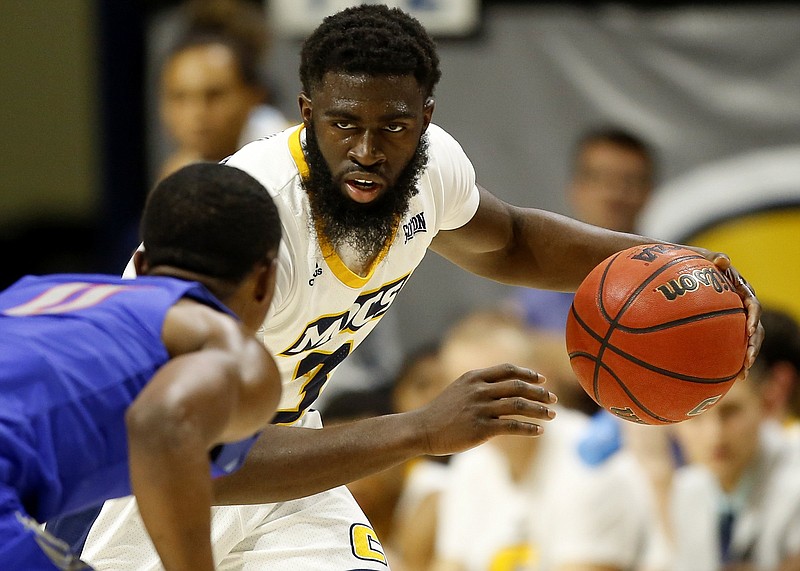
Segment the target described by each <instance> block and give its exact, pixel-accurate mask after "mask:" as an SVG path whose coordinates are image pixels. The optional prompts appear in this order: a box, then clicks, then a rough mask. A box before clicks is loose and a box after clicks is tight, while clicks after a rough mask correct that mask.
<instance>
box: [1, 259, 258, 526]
mask: <svg viewBox="0 0 800 571" xmlns="http://www.w3.org/2000/svg"><path fill="white" fill-rule="evenodd" d="M183 297H187V298H191V299H194V300H196V301H199V302H201V303H204V304H206V305H209V306H210V307H213V308H215V309H217V310H219V311H223V312H225V313H228V314H230V315H233V314H232V313H231V312H230V311H229V310H228V309H227V308H226V307H225V306H223V305H222V303H220V302H219V301H218V300H217V299H216V298H214V297H213V296H212V295H211V294H210V293H209V292H208V290H206V289H205V287H204V286H202V285H201V284H199V283H196V282H187V281H183V280H178V279H175V278H168V277H139V278H136V279H135V280H124V279H120V278H118V277H111V276H101V275H66V274H65V275H53V276H45V277H30V276H29V277H26V278H23V279H22V280H20V281H18V282H17V283H16V284H14V285H13V286H11V287H10V288H9V289H7V290H6V291H4V292H2V293H0V483H3V484H6V485H8V486H10V487H11V488H13V489H16V490H17V491H18V493H19V497H20V498H21V501H22V504H23V506H24V507H25V509H26V511H28V513H29V514H30V515H31V516H32V517H34V518H35V519H37V520H39V521H45V520H47V519H49V518H51V517H55V516H58V515H62V514H66V513H70V512H73V511H77V510H80V509H82V508H86V507H90V506H94V505H97V504H99V503H101V502H103V501H104V500H106V499H109V498H113V497H119V496H125V495H129V494H130V493H131V489H130V476H129V471H128V446H127V433H126V428H125V420H124V413H125V410H126V409H127V408H128V407H129V406H130V404H131V403H132V402H133V400H134V399H135V398H136V396H137V395H138V394H139V392H140V391H141V390H142V388H143V387H144V386H145V384H146V383H147V382H148V381H149V380H150V378H151V377H152V376H153V375H154V374H155V372H156V371H157V370H158V369H159V368H160V367H161V366H162V365H163V364H164V363H166V362H167V360H168V359H169V355H168V354H167V350H166V348H165V346H164V344H163V343H162V341H161V329H162V325H163V322H164V318H165V316H166V313H167V311H168V310H169V308H170V307H172V305H174V304H175V303H176V302H177V301H178V300H180V299H181V298H183ZM254 438H255V437H253V438H251V439H248V440H246V441H243V442H241V443H237V444H236V445H226V446H224V447H219V449H217V450H215V451H214V455H213V459H214V460H216V462H212V473H213V474H214V475H220V474H223V473H228V472H230V471H233V470H234V469H236V468H238V467H239V465H240V464H241V462H242V461H243V459H244V456H245V454H246V452H247V450H248V449H249V447H250V445H251V444H252V441H253V440H254Z"/></svg>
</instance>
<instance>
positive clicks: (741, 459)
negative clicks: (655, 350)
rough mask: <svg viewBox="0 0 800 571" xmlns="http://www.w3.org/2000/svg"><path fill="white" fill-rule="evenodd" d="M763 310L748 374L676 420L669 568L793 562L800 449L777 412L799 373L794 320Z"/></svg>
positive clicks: (775, 570)
mask: <svg viewBox="0 0 800 571" xmlns="http://www.w3.org/2000/svg"><path fill="white" fill-rule="evenodd" d="M763 316H764V327H765V331H766V336H765V338H764V343H763V345H762V348H761V352H760V353H759V355H758V357H757V359H756V362H755V364H754V366H753V367H752V369H751V370H750V374H749V376H748V378H747V379H746V380H744V381H738V382H736V383H735V384H734V385H733V387H731V389H730V390H729V391H728V393H727V394H726V395H725V396H724V397H723V398H722V399H720V401H719V402H718V403H717V404H716V405H715V406H714V407H712V408H711V409H710V410H708V411H706V412H704V413H703V414H701V415H699V416H697V417H695V418H692V419H690V420H686V421H684V422H682V423H679V424H677V425H676V427H675V428H676V434H677V435H678V438H679V439H680V444H681V447H682V449H683V451H684V453H685V456H686V459H687V460H688V462H689V463H688V464H687V465H686V466H684V467H681V468H679V469H678V470H677V471H676V473H675V476H674V478H673V489H672V496H671V505H670V508H671V510H670V511H671V513H670V524H671V527H672V529H671V533H672V536H673V538H674V542H673V543H674V549H675V562H674V565H673V569H674V570H675V571H718V570H720V569H724V570H726V571H733V570H736V571H745V570H747V571H767V570H769V571H790V570H795V571H796V570H797V569H800V462H799V461H798V457H799V456H800V454H798V452H800V450H798V449H797V447H796V446H793V445H792V443H791V440H790V439H789V437H788V434H787V431H785V430H784V429H783V428H782V426H781V424H780V422H777V421H783V420H784V417H785V415H784V413H783V412H777V411H783V410H785V408H786V405H787V402H788V398H787V397H788V395H789V394H790V392H791V391H790V390H788V389H787V387H788V386H789V385H795V386H796V382H797V362H798V359H800V356H799V355H800V353H798V351H797V348H798V329H797V324H796V323H793V322H792V321H791V319H790V318H788V316H787V315H785V314H782V313H778V312H774V311H769V310H768V311H764V313H763ZM770 326H772V327H770Z"/></svg>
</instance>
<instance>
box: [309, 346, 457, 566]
mask: <svg viewBox="0 0 800 571" xmlns="http://www.w3.org/2000/svg"><path fill="white" fill-rule="evenodd" d="M447 384H448V379H447V378H446V377H444V376H443V375H442V370H441V366H440V362H439V355H438V348H437V347H435V346H425V347H422V348H420V349H418V350H417V351H416V352H414V353H413V354H411V355H410V356H409V357H408V359H407V360H406V361H405V363H404V364H403V366H402V368H401V370H400V373H399V374H398V376H397V378H396V380H395V383H394V385H393V386H377V387H375V388H372V389H369V390H367V389H363V390H350V391H340V392H337V393H336V395H335V396H334V397H333V398H331V399H329V400H328V401H327V408H326V409H325V424H326V425H328V426H331V425H335V424H339V423H342V422H349V421H354V420H359V419H362V418H369V417H372V416H377V415H381V414H390V413H393V412H408V411H410V410H414V409H416V408H419V407H421V406H424V405H426V404H428V403H429V402H430V401H431V400H433V398H434V397H436V396H438V394H439V393H440V392H441V391H442V390H443V389H444V387H445V386H447ZM446 478H447V464H446V458H444V459H440V458H426V457H423V458H416V459H414V460H411V461H409V462H405V463H401V464H398V465H396V466H393V467H391V468H389V469H388V470H384V471H383V472H378V473H376V474H372V475H370V476H367V477H365V478H361V479H360V480H356V481H355V482H352V483H350V484H348V485H347V487H348V488H349V489H350V492H351V493H352V494H353V497H355V499H356V501H357V502H358V504H359V506H361V509H362V510H364V513H365V514H366V515H367V518H368V519H369V521H370V524H371V525H372V527H373V529H374V530H375V532H376V533H377V535H378V537H380V538H381V544H382V545H383V547H384V549H385V550H386V554H387V556H388V558H389V560H390V561H391V563H392V570H393V571H425V570H427V569H428V568H429V565H430V563H431V559H432V557H433V549H434V537H435V532H436V512H437V506H438V497H439V493H440V492H441V491H442V489H443V488H444V486H445V484H446V481H447V480H446Z"/></svg>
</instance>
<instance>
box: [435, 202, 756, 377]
mask: <svg viewBox="0 0 800 571" xmlns="http://www.w3.org/2000/svg"><path fill="white" fill-rule="evenodd" d="M479 189H480V192H481V204H480V207H479V208H478V212H477V213H476V214H475V216H474V217H473V218H472V220H470V221H469V223H467V224H466V225H464V226H462V227H461V228H458V229H456V230H451V231H448V232H440V233H439V234H438V235H437V237H436V239H435V240H434V241H433V244H432V246H431V248H432V249H433V250H434V251H435V252H437V253H439V254H441V255H442V256H444V257H445V258H447V259H448V260H450V261H451V262H453V263H455V264H457V265H459V266H461V267H462V268H464V269H466V270H469V271H471V272H473V273H475V274H478V275H480V276H484V277H487V278H490V279H493V280H495V281H499V282H502V283H507V284H511V285H520V286H527V287H537V288H542V289H555V290H561V291H575V290H576V289H577V287H578V286H579V285H580V283H581V281H582V280H583V278H584V277H586V275H587V274H588V273H589V272H590V271H591V270H592V269H593V268H594V267H595V266H596V265H597V264H599V263H600V262H602V261H603V260H604V259H606V258H607V257H608V256H610V255H611V254H613V253H615V252H619V251H620V250H624V249H625V248H629V247H632V246H637V245H640V244H652V243H657V242H662V241H661V240H653V239H652V238H647V237H644V236H638V235H635V234H625V233H622V232H614V231H612V230H606V229H604V228H599V227H597V226H591V225H589V224H584V223H582V222H579V221H577V220H573V219H571V218H567V217H566V216H560V215H558V214H555V213H552V212H547V211H544V210H537V209H535V208H519V207H516V206H512V205H509V204H507V203H505V202H503V201H501V200H500V199H498V198H496V197H495V196H493V195H492V194H491V193H489V192H488V191H487V190H485V189H483V188H481V187H479ZM684 247H686V248H689V249H690V250H694V251H696V252H698V253H699V254H700V255H702V256H703V257H705V258H706V259H707V260H709V261H711V262H713V263H715V264H716V265H717V267H718V268H719V269H720V270H721V271H722V272H724V273H726V275H728V277H729V279H730V280H731V283H732V284H733V285H734V287H735V288H736V292H737V293H738V294H739V295H740V297H741V298H742V302H743V303H744V307H745V310H746V311H747V328H748V335H749V336H750V338H749V343H748V349H747V360H746V361H745V366H744V369H743V370H742V375H744V374H746V371H747V370H748V369H749V368H750V367H751V366H752V364H753V362H754V361H755V358H756V355H757V354H758V350H759V349H760V348H761V343H762V341H763V340H764V328H763V327H762V326H761V323H760V318H761V304H760V303H759V301H758V298H757V297H756V295H755V293H754V292H753V290H752V288H750V286H749V285H747V282H746V281H745V280H744V279H743V278H742V277H741V275H740V274H739V272H738V271H736V269H735V268H734V267H733V266H731V261H730V259H729V258H728V257H727V256H726V255H725V254H722V253H719V252H711V251H710V250H706V249H705V248H698V247H696V246H684Z"/></svg>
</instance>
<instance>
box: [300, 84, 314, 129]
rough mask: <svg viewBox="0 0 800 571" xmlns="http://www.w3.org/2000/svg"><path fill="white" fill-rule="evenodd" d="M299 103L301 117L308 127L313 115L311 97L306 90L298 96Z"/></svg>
mask: <svg viewBox="0 0 800 571" xmlns="http://www.w3.org/2000/svg"><path fill="white" fill-rule="evenodd" d="M297 103H298V105H300V117H302V118H303V123H304V124H305V126H306V127H308V126H309V125H310V123H311V116H312V105H311V98H310V97H309V96H308V94H307V93H306V92H305V91H301V92H300V95H298V96H297Z"/></svg>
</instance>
